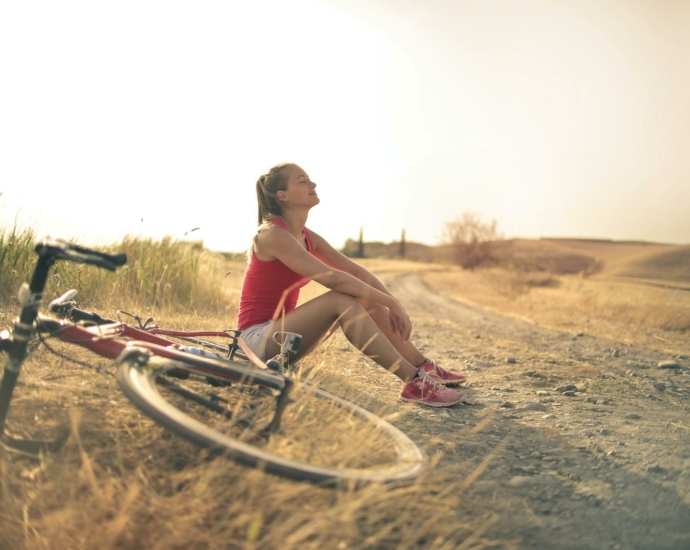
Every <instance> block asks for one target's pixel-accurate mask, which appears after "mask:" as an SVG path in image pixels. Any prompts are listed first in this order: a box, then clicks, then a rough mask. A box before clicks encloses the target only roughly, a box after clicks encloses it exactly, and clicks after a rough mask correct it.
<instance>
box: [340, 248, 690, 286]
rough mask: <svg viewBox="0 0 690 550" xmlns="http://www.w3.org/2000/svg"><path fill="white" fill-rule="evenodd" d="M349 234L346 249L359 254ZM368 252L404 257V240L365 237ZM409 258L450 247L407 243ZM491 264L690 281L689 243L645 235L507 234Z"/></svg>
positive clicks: (427, 257) (443, 256)
mask: <svg viewBox="0 0 690 550" xmlns="http://www.w3.org/2000/svg"><path fill="white" fill-rule="evenodd" d="M357 249H358V243H357V241H354V240H349V241H348V242H347V243H346V245H345V247H344V249H343V252H345V253H346V254H348V255H350V256H355V255H356V252H357ZM364 255H365V257H367V258H400V257H401V256H400V243H399V242H393V243H382V242H365V243H364ZM405 258H406V259H409V260H416V261H425V262H438V261H448V259H449V258H450V254H449V250H448V247H444V246H429V245H425V244H420V243H414V242H407V243H405ZM493 265H496V266H503V267H513V268H517V269H524V270H528V271H544V272H549V273H554V274H557V275H581V276H587V277H617V278H621V277H623V278H631V279H638V280H640V281H647V282H654V281H656V282H673V283H679V284H680V285H681V286H688V287H690V245H672V244H663V243H650V242H643V241H613V240H606V239H576V238H554V237H547V238H541V239H506V240H503V241H498V242H497V243H496V250H495V259H494V261H493Z"/></svg>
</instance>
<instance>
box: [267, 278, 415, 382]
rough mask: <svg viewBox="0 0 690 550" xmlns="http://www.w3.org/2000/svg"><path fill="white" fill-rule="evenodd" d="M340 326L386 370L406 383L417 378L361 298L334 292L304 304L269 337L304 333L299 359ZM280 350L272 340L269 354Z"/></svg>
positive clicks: (363, 351) (271, 331)
mask: <svg viewBox="0 0 690 550" xmlns="http://www.w3.org/2000/svg"><path fill="white" fill-rule="evenodd" d="M338 326H340V327H341V328H342V329H343V333H344V334H345V337H346V338H347V339H348V340H349V341H350V343H351V344H352V345H353V346H355V347H356V348H357V349H358V350H360V351H362V353H364V354H365V355H366V356H367V357H370V358H371V359H372V360H374V361H375V362H376V363H378V364H379V365H381V366H382V367H383V368H385V369H386V370H389V371H391V372H392V373H394V374H395V375H396V376H398V377H399V378H400V379H402V380H403V381H405V382H408V381H409V380H412V378H414V376H415V374H416V373H417V368H416V367H415V366H414V365H412V364H411V363H410V362H409V361H408V360H407V359H406V358H405V357H403V356H402V355H401V354H400V353H399V352H398V350H397V349H396V348H395V347H394V346H393V344H391V342H390V341H389V340H388V338H387V337H386V336H385V335H384V334H383V333H382V332H381V330H380V329H379V327H378V326H377V324H376V323H375V322H374V321H373V320H372V319H371V317H369V315H368V314H367V312H366V311H365V310H364V308H363V307H362V305H361V304H360V303H359V302H358V301H357V299H356V298H353V297H352V296H348V295H346V294H341V293H339V292H334V291H330V292H327V293H326V294H322V295H321V296H319V297H317V298H314V299H313V300H310V301H309V302H307V303H305V304H302V305H301V306H299V307H297V308H295V309H294V310H292V311H291V312H290V313H288V314H287V315H285V316H284V317H283V318H280V319H278V320H276V321H275V322H274V323H273V325H272V326H271V328H270V329H269V334H272V333H273V332H275V331H277V330H284V331H288V332H296V333H297V334H301V335H302V346H301V350H300V352H298V354H297V358H298V359H299V358H300V357H303V356H304V355H306V354H307V353H309V352H310V351H311V350H312V349H314V347H316V346H317V345H318V344H320V343H321V342H322V341H323V340H325V338H326V337H328V335H330V333H331V332H332V331H333V329H334V327H335V328H337V327H338ZM279 351H280V349H279V346H278V344H276V343H275V342H274V341H273V340H272V339H269V340H268V342H267V344H266V355H267V356H269V357H270V356H272V355H275V354H277V353H278V352H279Z"/></svg>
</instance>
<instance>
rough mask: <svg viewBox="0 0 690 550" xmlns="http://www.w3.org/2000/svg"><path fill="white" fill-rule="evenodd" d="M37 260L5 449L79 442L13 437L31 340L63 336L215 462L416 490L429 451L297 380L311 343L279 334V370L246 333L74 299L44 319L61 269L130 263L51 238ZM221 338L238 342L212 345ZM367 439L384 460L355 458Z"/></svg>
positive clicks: (18, 338)
mask: <svg viewBox="0 0 690 550" xmlns="http://www.w3.org/2000/svg"><path fill="white" fill-rule="evenodd" d="M35 250H36V253H37V254H38V260H37V262H36V266H35V268H34V271H33V273H32V276H31V279H30V283H28V284H27V283H24V284H23V285H22V286H21V288H20V290H19V301H20V306H21V311H20V315H19V317H18V319H17V320H16V321H15V323H14V326H13V327H12V331H11V332H10V331H7V330H5V331H2V333H0V350H2V351H5V352H7V355H8V358H7V361H6V364H5V368H4V372H3V377H2V382H1V383H0V437H1V439H2V443H3V445H4V447H6V448H8V449H10V450H16V451H20V452H23V453H27V454H32V455H39V454H41V453H46V452H56V451H57V450H59V449H60V448H61V447H62V445H63V444H64V443H65V441H66V440H67V438H68V436H69V434H68V433H64V434H62V435H61V436H60V437H58V438H56V439H54V440H50V441H43V440H31V439H21V438H17V437H13V436H12V435H11V434H10V433H8V431H7V430H6V429H5V425H6V420H7V416H8V412H9V409H10V403H11V400H12V395H13V391H14V387H15V385H16V382H17V379H18V377H19V373H20V370H21V366H22V364H23V362H24V361H25V359H26V357H27V349H28V344H29V342H31V341H32V340H33V339H34V338H37V339H39V341H40V342H42V343H43V344H44V345H46V346H47V347H48V348H49V349H50V347H49V346H48V344H47V339H50V338H57V339H59V340H61V341H62V342H66V343H69V344H75V345H78V346H81V347H84V348H87V349H89V350H90V351H92V352H94V353H96V354H97V355H100V356H102V357H105V358H108V359H111V360H112V361H113V362H112V363H111V365H112V366H115V367H116V368H117V382H118V385H119V387H120V389H121V390H122V391H123V393H124V394H125V395H126V397H127V398H128V399H129V400H130V401H131V402H132V403H133V404H134V405H135V406H136V407H137V408H138V409H139V410H141V411H142V412H143V413H144V414H146V415H147V416H148V417H150V418H151V419H152V420H154V421H155V422H156V423H158V424H160V425H161V426H163V427H164V428H166V429H168V430H171V431H173V432H175V433H177V434H178V435H180V436H182V437H184V438H186V439H187V440H189V441H191V442H192V443H195V444H197V445H199V446H201V447H204V448H206V449H208V450H209V452H210V454H211V455H213V456H215V455H222V456H226V457H228V458H230V459H232V460H234V461H236V462H238V463H240V464H243V465H245V466H250V467H254V468H259V469H262V470H264V471H266V472H268V473H271V474H276V475H279V476H283V477H286V478H290V479H294V480H298V481H310V482H314V483H318V484H323V485H335V484H338V483H340V482H348V483H354V484H357V485H359V484H366V483H371V482H391V481H405V480H410V479H413V478H414V477H416V476H417V475H418V474H419V473H420V471H421V470H422V469H423V464H424V461H425V458H424V455H423V453H422V452H421V451H420V449H419V448H418V447H417V445H416V444H415V443H414V442H412V441H411V440H410V439H409V438H408V437H407V436H406V435H405V434H404V433H402V432H401V431H400V430H398V429H397V428H396V427H395V426H393V425H392V424H390V423H389V422H387V421H386V420H384V419H382V418H380V417H379V416H377V415H375V414H373V413H372V412H370V411H368V410H366V409H364V408H363V407H360V406H358V405H356V404H354V403H352V402H350V401H348V400H346V399H343V398H341V397H338V396H336V395H333V394H332V393H329V392H327V391H325V390H323V389H321V388H318V387H317V386H314V385H311V384H309V383H305V382H303V381H301V380H300V379H299V378H296V377H294V376H292V375H291V373H290V370H289V369H288V368H286V367H287V366H288V364H289V355H290V353H292V352H294V351H296V347H297V346H298V345H299V335H294V334H293V335H290V333H280V332H279V333H276V334H277V335H278V336H277V337H278V338H282V340H281V341H280V342H279V343H281V344H282V345H281V355H280V359H279V361H278V364H275V365H273V367H274V369H275V370H272V369H270V368H268V367H267V365H265V364H264V363H263V362H261V361H260V360H258V358H257V357H256V356H254V355H253V353H252V352H251V350H250V349H249V348H248V347H247V346H246V345H245V344H244V342H243V340H242V338H241V336H240V334H241V333H240V332H239V331H236V330H225V331H193V332H188V331H175V330H167V329H162V328H160V327H158V326H157V325H152V324H151V321H152V320H151V319H147V320H146V321H145V322H142V321H141V319H140V318H139V317H138V316H136V315H132V314H128V313H126V312H121V311H119V312H118V318H120V317H121V316H122V315H123V314H126V315H131V316H132V317H133V318H135V319H136V320H137V322H138V323H139V326H138V327H135V326H133V325H131V324H127V323H124V322H122V321H121V320H119V321H113V320H110V319H106V318H103V317H100V316H99V315H97V314H95V313H88V312H85V311H83V310H80V309H79V308H78V307H77V306H76V302H74V300H73V298H74V295H75V293H76V291H70V292H68V293H66V294H64V295H63V296H61V297H60V298H58V299H57V300H54V301H53V302H51V304H50V307H49V309H50V310H51V311H52V312H53V313H57V314H59V315H61V316H62V317H63V318H62V319H59V320H58V319H56V318H55V317H51V316H46V315H43V314H41V313H39V306H40V303H41V301H42V295H43V292H44V289H45V286H46V281H47V279H48V273H49V270H50V268H51V267H52V266H53V264H54V263H55V262H56V261H57V260H67V261H73V262H77V263H82V264H90V265H94V266H97V267H100V268H104V269H108V270H111V271H114V270H115V269H116V268H117V267H120V266H122V265H124V264H125V263H126V256H125V255H123V254H116V255H111V254H106V253H103V252H98V251H95V250H91V249H87V248H84V247H81V246H78V245H75V244H71V243H68V242H66V241H63V240H45V241H43V242H41V243H39V244H38V245H36V249H35ZM70 319H71V320H70ZM212 336H213V337H221V338H225V339H227V343H226V344H218V343H217V342H213V341H209V340H206V339H205V338H208V337H212ZM274 337H276V336H275V335H274ZM175 339H179V340H177V341H176V340H175ZM180 342H182V344H181V343H180ZM188 344H195V345H194V346H190V345H188ZM106 368H107V367H106ZM209 387H210V388H212V389H211V390H210V392H209V390H208V388H209ZM326 426H328V427H329V428H330V429H325V427H326ZM334 427H335V429H334ZM341 429H342V430H343V431H345V430H346V429H347V430H348V433H350V434H352V435H351V436H348V435H343V437H345V438H347V437H353V436H354V437H353V439H352V440H351V441H350V442H349V443H354V442H356V444H357V446H358V449H353V448H352V447H348V448H344V449H341V452H340V454H337V453H334V452H331V451H332V450H331V448H330V447H328V448H327V447H325V446H326V445H330V446H333V445H334V441H336V442H338V432H339V431H340V430H341ZM307 432H309V433H307ZM317 436H318V438H319V439H317V440H315V439H314V437H317ZM367 437H368V438H369V440H370V441H371V442H372V444H373V443H376V444H377V445H376V446H377V450H376V453H374V454H373V456H367V453H363V452H355V451H358V450H360V451H361V450H362V449H363V448H366V446H365V445H363V444H362V443H363V441H365V439H366V438H367ZM334 438H335V439H334ZM382 441H383V444H381V442H382Z"/></svg>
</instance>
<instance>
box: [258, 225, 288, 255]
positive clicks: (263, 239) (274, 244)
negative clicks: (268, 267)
mask: <svg viewBox="0 0 690 550" xmlns="http://www.w3.org/2000/svg"><path fill="white" fill-rule="evenodd" d="M293 243H294V244H296V243H297V241H296V240H295V238H294V237H293V236H292V235H290V233H288V232H287V231H285V230H284V229H283V228H282V227H280V226H278V225H272V226H270V227H267V228H265V229H261V230H260V231H259V232H258V233H257V234H256V237H255V239H254V254H256V257H257V258H259V260H261V261H264V262H270V261H272V260H275V259H277V258H276V256H275V254H274V253H273V251H274V250H276V249H281V248H285V247H286V246H287V247H290V246H291V245H292V244H293Z"/></svg>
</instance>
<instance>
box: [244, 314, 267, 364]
mask: <svg viewBox="0 0 690 550" xmlns="http://www.w3.org/2000/svg"><path fill="white" fill-rule="evenodd" d="M272 324H273V320H272V319H269V320H268V321H266V322H265V323H259V324H258V325H253V326H251V327H249V328H246V329H244V330H243V331H242V334H240V336H241V338H242V339H243V340H244V341H245V342H247V345H248V346H249V348H250V349H251V350H252V351H253V352H254V353H255V354H256V355H257V357H258V358H259V359H261V360H262V361H266V343H267V342H268V337H269V332H270V328H271V325H272Z"/></svg>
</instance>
